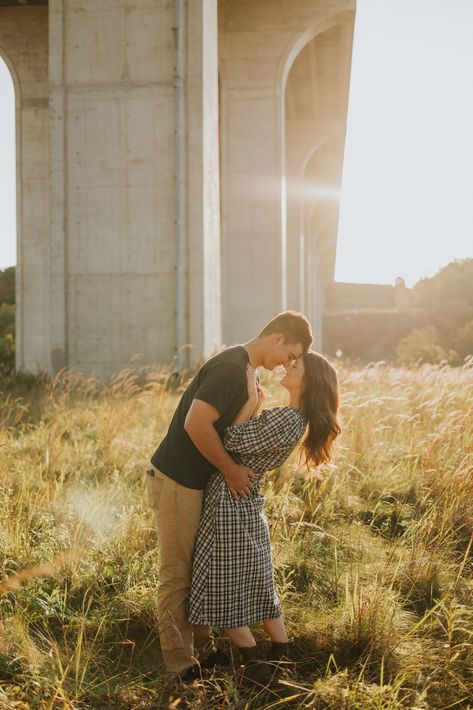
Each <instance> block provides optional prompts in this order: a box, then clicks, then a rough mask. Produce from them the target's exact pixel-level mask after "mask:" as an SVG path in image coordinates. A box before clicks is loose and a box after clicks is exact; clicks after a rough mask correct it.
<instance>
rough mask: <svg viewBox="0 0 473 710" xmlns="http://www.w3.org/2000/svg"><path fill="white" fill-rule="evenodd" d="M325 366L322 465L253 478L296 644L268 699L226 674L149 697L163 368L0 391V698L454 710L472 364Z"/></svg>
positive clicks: (467, 642) (469, 508)
mask: <svg viewBox="0 0 473 710" xmlns="http://www.w3.org/2000/svg"><path fill="white" fill-rule="evenodd" d="M340 378H341V394H342V404H343V406H342V414H341V419H342V426H343V434H342V436H341V437H340V439H339V444H338V447H337V450H336V456H335V458H334V460H333V462H332V463H331V464H330V465H329V466H327V467H325V469H324V470H323V471H321V472H320V475H317V476H314V475H313V474H310V475H309V476H307V474H306V472H305V471H304V469H303V468H302V467H300V466H298V464H297V461H296V460H292V461H291V462H289V463H288V464H286V465H285V466H284V467H283V468H282V469H280V470H278V471H276V472H274V473H273V474H272V475H271V476H269V477H268V479H267V483H266V488H265V492H266V496H267V506H266V509H267V515H268V519H269V521H270V526H271V530H272V538H273V545H274V558H275V568H276V580H277V587H278V591H279V594H280V597H281V600H282V602H283V608H284V611H285V617H286V620H287V623H288V626H289V629H290V632H291V634H292V635H294V636H295V637H296V638H297V643H298V653H299V656H300V663H299V666H298V672H297V674H296V675H295V676H293V678H292V680H291V681H290V683H291V685H292V687H288V690H287V691H286V692H287V693H290V694H291V695H292V697H293V699H292V701H290V702H289V701H287V700H286V701H284V703H282V702H279V704H278V702H277V700H274V699H273V700H271V699H270V698H268V697H267V696H264V695H263V694H260V695H258V694H256V693H253V694H250V693H248V691H245V692H244V691H242V690H241V689H240V688H239V686H238V678H237V675H236V674H230V673H227V674H220V675H215V676H214V677H212V678H209V679H207V680H205V681H203V682H201V683H196V684H195V685H194V686H192V687H188V688H182V689H181V690H180V691H178V692H176V693H174V695H173V696H172V697H171V698H170V699H169V700H165V693H164V690H163V689H164V669H163V665H162V661H161V657H160V652H159V644H158V640H157V634H156V588H157V582H158V579H157V563H158V558H157V552H156V533H155V531H154V530H153V527H152V515H151V511H150V510H149V508H148V507H147V502H146V498H145V489H144V471H145V469H146V466H147V463H148V460H149V457H150V455H151V454H152V452H153V451H154V449H155V447H156V445H157V443H158V442H159V440H160V438H161V436H162V434H163V433H164V431H165V429H166V426H167V424H168V422H169V420H170V417H171V415H172V412H173V410H174V407H175V405H176V402H177V401H178V397H179V383H178V382H177V381H176V378H175V377H174V378H172V377H168V376H167V374H166V372H165V371H164V370H163V371H162V372H154V373H153V372H146V371H144V370H143V371H140V372H132V371H124V372H122V373H121V374H120V375H118V376H117V377H116V378H115V379H114V380H113V381H112V382H110V383H108V384H106V385H104V384H101V383H99V382H97V381H94V380H91V379H89V380H85V379H81V378H80V377H77V376H71V375H67V374H64V373H63V374H62V375H60V376H59V377H58V378H56V379H55V380H54V381H52V382H50V381H48V380H47V379H43V380H39V379H36V380H25V378H20V379H18V380H17V381H16V382H13V383H10V384H9V385H5V386H4V387H3V392H2V394H1V395H0V425H1V427H2V428H1V433H0V521H1V524H0V563H1V565H2V570H3V571H2V575H3V582H2V583H1V590H2V594H1V596H0V708H2V709H8V710H11V709H14V708H21V709H23V708H25V709H27V708H28V709H29V708H41V709H45V708H70V709H71V710H72V709H77V710H79V709H83V708H84V709H85V708H99V709H109V708H110V709H112V708H117V709H120V710H131V709H135V708H136V709H138V708H159V707H168V706H169V707H173V708H184V707H187V708H224V707H230V708H269V707H275V708H276V707H278V708H280V707H294V708H320V709H322V708H323V709H331V710H342V709H344V708H347V709H355V708H356V709H357V710H375V709H376V710H378V709H379V710H380V709H381V708H383V709H384V710H395V709H396V710H397V709H398V708H410V709H415V708H419V709H420V708H436V709H439V710H447V708H473V367H471V363H470V365H469V366H466V367H464V368H463V369H460V368H449V367H429V366H424V367H423V368H420V369H412V370H407V369H396V368H392V367H389V366H387V365H383V364H379V365H378V366H372V367H366V368H364V369H354V368H351V367H348V366H341V367H340ZM264 384H265V387H266V391H267V393H268V395H267V399H266V405H265V406H271V405H272V404H277V403H281V400H280V399H278V397H279V393H278V387H277V385H276V383H275V382H274V381H272V380H271V379H269V378H267V379H266V380H264ZM176 385H177V387H176ZM0 389H1V387H0ZM217 631H218V630H217ZM260 638H262V636H261V634H260ZM221 642H222V646H223V647H228V646H227V644H226V641H225V640H224V639H221Z"/></svg>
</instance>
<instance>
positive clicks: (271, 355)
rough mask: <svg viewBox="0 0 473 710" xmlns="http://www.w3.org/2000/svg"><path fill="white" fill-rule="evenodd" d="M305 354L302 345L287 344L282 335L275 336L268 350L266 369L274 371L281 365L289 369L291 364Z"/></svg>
mask: <svg viewBox="0 0 473 710" xmlns="http://www.w3.org/2000/svg"><path fill="white" fill-rule="evenodd" d="M303 352H304V350H303V347H302V345H301V343H285V342H284V336H283V335H282V334H281V335H279V334H278V335H275V336H273V338H272V341H271V344H270V346H269V348H268V352H267V356H266V358H265V362H264V367H265V368H266V369H267V370H274V368H275V367H278V366H280V365H283V366H284V367H287V366H288V365H289V364H290V363H291V362H293V361H294V360H297V358H299V357H300V356H301V355H302V353H303Z"/></svg>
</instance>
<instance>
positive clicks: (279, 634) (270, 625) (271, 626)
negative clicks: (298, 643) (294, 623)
mask: <svg viewBox="0 0 473 710" xmlns="http://www.w3.org/2000/svg"><path fill="white" fill-rule="evenodd" d="M263 624H264V628H265V629H266V633H267V634H268V636H269V638H270V639H271V641H275V642H276V643H288V641H289V638H288V636H287V633H286V627H285V626H284V621H283V620H282V616H278V618H277V619H264V621H263Z"/></svg>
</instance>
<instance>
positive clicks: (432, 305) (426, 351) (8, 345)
mask: <svg viewBox="0 0 473 710" xmlns="http://www.w3.org/2000/svg"><path fill="white" fill-rule="evenodd" d="M406 291H407V290H406ZM410 306H411V313H412V314H413V315H412V316H409V312H408V311H406V310H404V311H402V312H400V315H399V319H397V320H396V319H394V320H391V321H390V323H389V321H388V319H386V318H384V317H383V316H382V313H379V314H376V315H375V316H366V317H363V316H362V317H361V318H358V319H357V320H356V322H355V323H354V327H355V329H356V333H353V337H352V338H351V339H352V340H353V342H354V345H353V347H356V348H357V350H356V351H355V350H354V351H353V352H354V353H356V356H357V357H359V358H360V359H362V360H366V359H389V360H396V361H397V362H398V363H399V364H401V365H410V364H413V363H416V362H430V363H439V362H442V361H447V362H449V363H450V364H451V365H460V364H462V363H463V362H464V361H465V358H467V357H468V356H472V355H473V258H472V259H463V260H459V261H453V262H451V263H450V264H448V265H447V266H445V267H444V268H443V269H441V270H440V271H439V272H438V273H437V274H435V276H432V277H431V278H425V279H421V280H420V281H418V282H417V283H416V284H415V286H414V287H413V288H412V289H411V290H410ZM373 329H375V330H376V331H377V334H378V339H377V342H376V346H375V347H373V344H372V342H371V341H370V331H373ZM346 335H348V336H349V332H347V333H346ZM371 335H372V333H371ZM349 337H350V336H349ZM336 348H337V346H336V345H335V349H336ZM14 370H15V267H14V266H11V267H9V268H8V269H4V270H3V271H2V270H0V375H1V374H3V375H10V374H12V373H13V372H14Z"/></svg>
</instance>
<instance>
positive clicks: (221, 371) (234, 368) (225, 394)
mask: <svg viewBox="0 0 473 710" xmlns="http://www.w3.org/2000/svg"><path fill="white" fill-rule="evenodd" d="M248 363H249V358H248V353H247V351H246V350H245V348H244V347H243V346H242V345H236V346H235V347H232V348H227V350H223V351H222V352H221V353H218V354H217V355H214V356H213V357H211V358H210V360H207V362H205V363H204V364H203V365H202V367H201V368H200V370H199V371H198V372H197V374H196V375H195V377H194V379H193V380H192V382H191V383H190V384H189V386H188V387H187V389H186V391H185V392H184V394H183V395H182V398H181V401H180V402H179V404H178V405H177V409H176V411H175V412H174V416H173V418H172V420H171V424H170V425H169V429H168V433H167V434H166V436H165V437H164V439H163V440H162V442H161V444H160V445H159V447H158V448H157V450H156V451H155V453H154V454H153V457H152V459H151V463H152V464H153V465H154V466H156V468H157V469H159V470H160V471H161V472H162V473H165V474H166V476H169V478H172V479H173V480H174V481H177V483H180V484H181V485H182V486H186V487H187V488H195V489H197V490H203V489H204V488H205V486H206V485H207V481H208V480H209V478H210V475H211V474H212V473H213V472H214V471H215V466H214V465H213V464H211V463H210V461H208V460H207V459H206V458H205V457H204V456H203V455H202V454H201V453H200V451H199V450H198V449H197V448H196V446H195V445H194V444H193V442H192V440H191V438H190V436H189V434H188V433H187V432H186V431H185V429H184V422H185V419H186V416H187V412H188V411H189V408H190V406H191V404H192V400H193V399H201V400H202V401H204V402H207V403H208V404H211V405H212V406H213V407H215V409H217V411H218V412H219V414H220V417H219V418H218V419H217V421H216V422H214V427H215V429H216V430H217V432H218V434H219V435H220V438H221V439H222V440H223V435H224V431H225V429H226V427H227V426H229V425H230V424H231V423H232V421H233V420H234V418H235V417H236V415H237V414H238V412H239V411H240V409H241V408H242V406H243V405H244V404H245V402H246V401H247V399H248V387H247V379H246V366H247V364H248Z"/></svg>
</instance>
